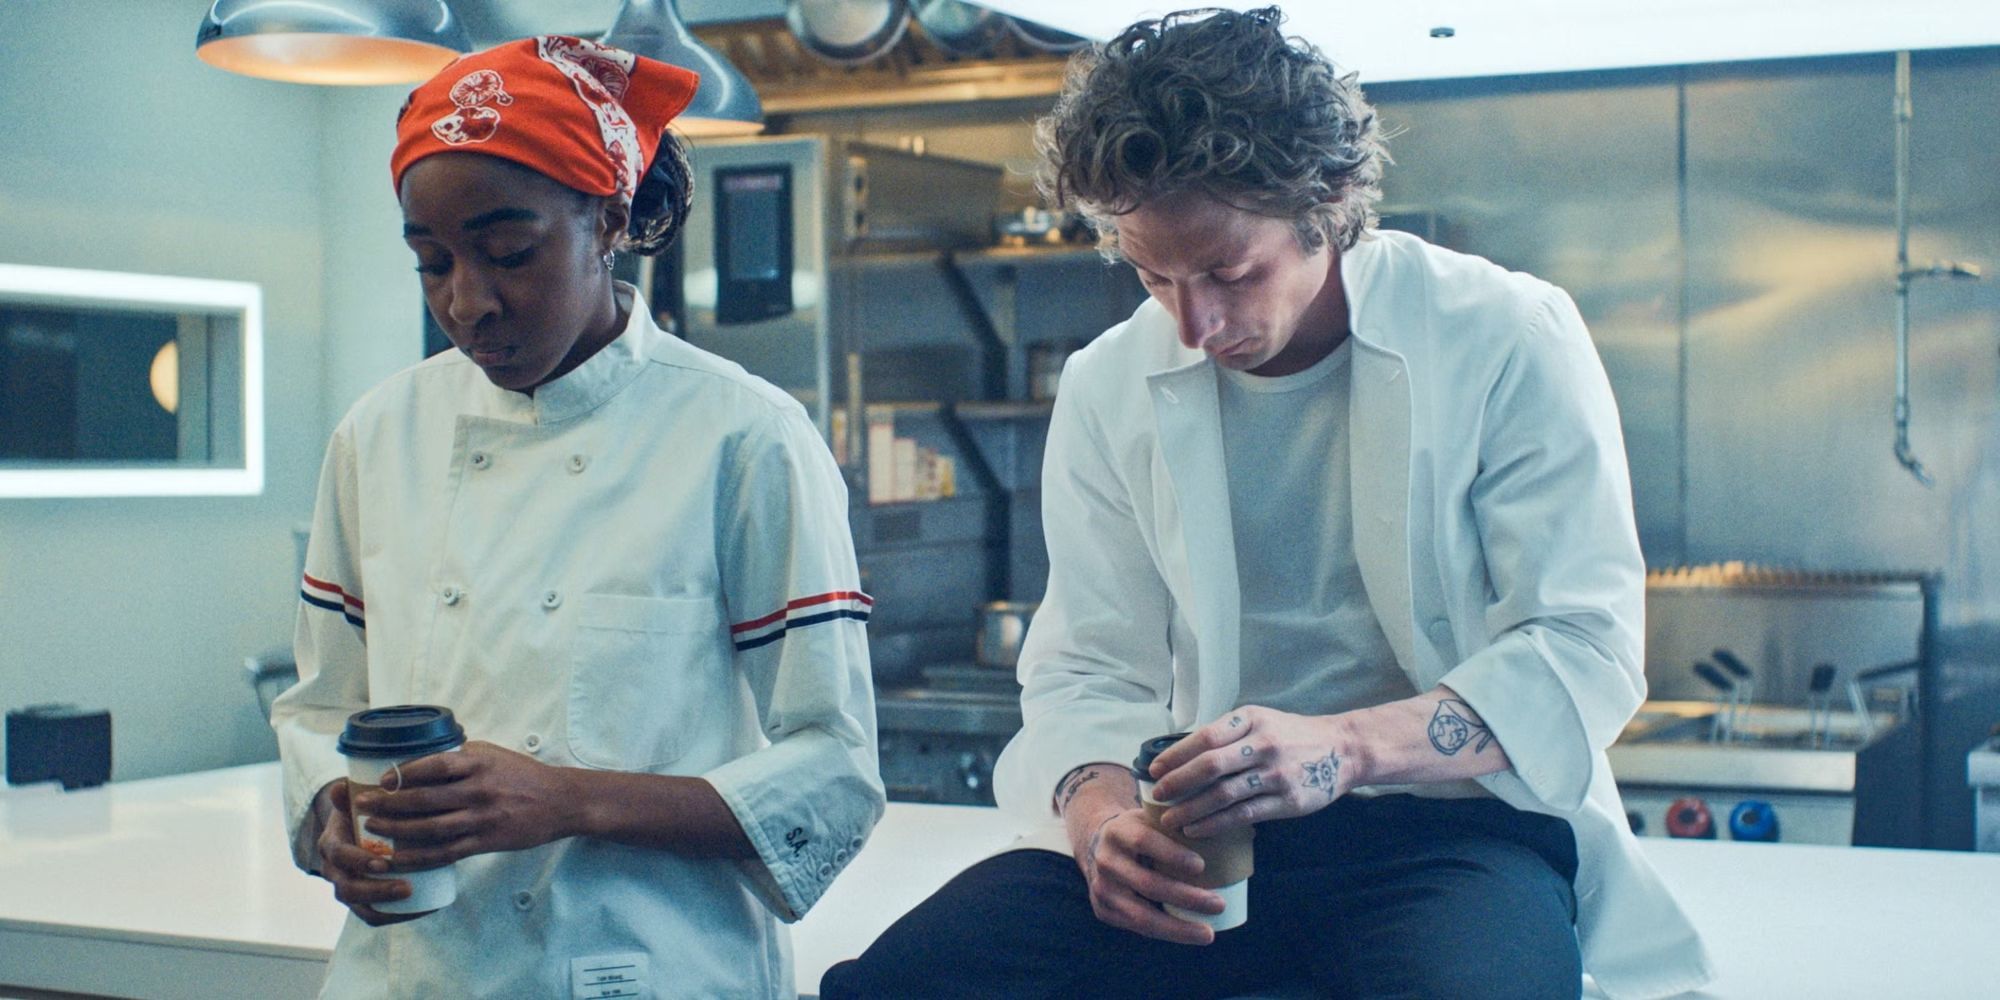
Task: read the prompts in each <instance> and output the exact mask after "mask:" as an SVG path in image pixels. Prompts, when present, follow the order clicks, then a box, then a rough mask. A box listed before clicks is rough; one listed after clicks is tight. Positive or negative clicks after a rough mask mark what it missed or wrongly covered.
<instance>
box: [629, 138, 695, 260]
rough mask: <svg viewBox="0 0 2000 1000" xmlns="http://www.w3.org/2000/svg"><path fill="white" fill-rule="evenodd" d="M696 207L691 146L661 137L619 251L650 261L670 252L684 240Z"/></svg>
mask: <svg viewBox="0 0 2000 1000" xmlns="http://www.w3.org/2000/svg"><path fill="white" fill-rule="evenodd" d="M693 207H694V168H693V166H692V165H691V164H689V163H688V151H687V145H686V144H685V143H683V142H681V139H680V136H677V135H675V134H673V133H671V132H669V133H667V134H665V135H662V136H660V148H659V150H658V151H657V152H655V153H654V154H653V163H652V166H651V167H650V168H648V169H647V171H646V176H645V177H642V178H640V180H639V190H638V191H636V192H634V193H633V195H632V222H631V225H630V227H629V228H628V229H627V231H626V234H625V239H623V240H622V241H620V245H619V247H618V249H620V250H625V251H630V252H632V253H636V254H641V255H644V256H648V257H652V256H657V255H659V254H661V253H664V252H666V249H667V248H668V247H670V246H673V244H674V241H675V240H677V239H679V238H680V235H681V227H682V226H683V225H684V224H686V222H687V217H688V212H689V211H690V210H692V209H693Z"/></svg>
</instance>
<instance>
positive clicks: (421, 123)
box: [389, 35, 700, 199]
mask: <svg viewBox="0 0 2000 1000" xmlns="http://www.w3.org/2000/svg"><path fill="white" fill-rule="evenodd" d="M699 83H700V78H699V77H697V76H696V75H695V74H693V73H691V72H689V71H687V70H684V69H681V68H680V67H678V66H669V65H667V64H666V63H663V62H659V61H657V60H653V59H647V58H645V57H644V56H635V55H633V54H632V53H630V52H626V51H624V50H622V49H614V48H611V47H609V46H605V45H599V44H597V43H596V42H587V41H584V40H583V39H580V38H570V37H568V36H566V35H542V36H540V37H537V38H523V39H521V40H519V41H515V42H508V43H506V44H505V45H497V46H494V47H493V48H490V49H487V50H486V51H484V52H475V53H473V54H471V55H468V56H463V57H461V58H459V59H458V60H456V61H455V62H453V63H452V64H451V65H449V66H446V67H445V68H444V69H442V70H440V71H439V72H438V75H437V76H434V77H432V78H431V80H430V82H428V83H425V84H424V85H422V86H420V87H418V88H417V89H415V90H413V91H411V92H410V99H409V100H408V101H406V102H404V104H403V112H402V116H401V117H400V118H398V119H397V122H396V152H395V153H394V154H393V155H392V156H390V158H389V174H390V177H391V179H392V180H393V181H394V182H395V185H396V189H397V191H398V192H400V191H401V190H402V186H403V172H404V171H406V170H409V169H410V164H412V163H415V162H417V161H418V160H421V159H423V158H424V157H426V156H429V155H431V154H432V153H445V152H451V151H464V152H476V153H485V154H487V155H489V156H498V157H500V158H502V159H507V160H512V161H514V162H515V163H519V164H521V165H523V166H526V167H530V168H532V169H534V170H538V171H540V172H542V173H543V174H546V175H548V176H549V177H552V178H554V179H555V180H557V181H559V182H561V183H563V184H567V185H569V186H570V187H573V188H575V189H577V190H578V191H582V192H584V193H585V194H594V195H617V196H618V197H621V198H625V199H630V198H631V197H632V193H633V192H634V191H637V190H638V188H639V178H640V177H641V176H643V175H644V174H645V172H646V167H647V165H648V164H650V163H652V161H653V151H654V150H655V149H658V148H659V145H660V135H661V133H663V132H665V131H666V128H667V123H668V122H670V121H672V120H673V118H674V116H675V115H678V114H680V113H681V110H682V109H684V108H686V107H687V105H688V102H689V101H691V100H693V99H694V92H695V87H696V86H697V85H699Z"/></svg>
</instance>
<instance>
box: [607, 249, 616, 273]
mask: <svg viewBox="0 0 2000 1000" xmlns="http://www.w3.org/2000/svg"><path fill="white" fill-rule="evenodd" d="M617 256H618V252H617V251H615V250H606V251H604V269H605V270H607V271H609V270H611V262H612V260H613V259H614V258H616V257H617Z"/></svg>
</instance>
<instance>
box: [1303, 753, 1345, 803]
mask: <svg viewBox="0 0 2000 1000" xmlns="http://www.w3.org/2000/svg"><path fill="white" fill-rule="evenodd" d="M1304 767H1305V772H1306V787H1307V788H1317V789H1319V790H1320V791H1323V792H1325V793H1326V800H1327V801H1328V802H1332V801H1333V799H1334V797H1335V796H1337V795H1339V794H1340V787H1339V786H1340V755H1339V754H1334V753H1329V754H1327V755H1326V756H1324V757H1321V758H1320V759H1318V760H1313V761H1307V762H1306V763H1305V765H1304Z"/></svg>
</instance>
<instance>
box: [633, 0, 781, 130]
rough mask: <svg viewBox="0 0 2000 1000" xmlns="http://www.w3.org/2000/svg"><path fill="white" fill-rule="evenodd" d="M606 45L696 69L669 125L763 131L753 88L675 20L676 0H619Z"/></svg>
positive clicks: (761, 108)
mask: <svg viewBox="0 0 2000 1000" xmlns="http://www.w3.org/2000/svg"><path fill="white" fill-rule="evenodd" d="M599 41H601V42H603V43H604V44H606V45H610V46H612V47H614V48H620V49H624V50H625V51H627V52H631V53H635V54H637V55H642V56H646V57H647V58H650V59H658V60H659V61H661V62H663V63H668V64H670V65H674V66H679V67H681V68H682V69H691V70H693V71H695V72H696V73H699V74H701V87H700V88H699V89H697V90H696V91H695V94H694V101H693V102H692V103H690V104H689V105H688V107H687V110H686V111H683V112H681V114H680V117H678V118H675V119H674V124H675V126H677V127H678V128H679V129H680V130H681V131H682V132H684V133H686V134H687V135H690V136H696V137H701V136H720V135H749V134H751V133H753V132H762V131H763V130H764V105H763V102H761V101H759V100H757V92H756V91H755V90H752V89H750V81H749V80H748V79H747V78H745V77H744V75H743V73H742V72H741V71H739V70H738V69H737V68H736V67H735V66H734V65H732V64H731V63H730V61H729V60H728V59H726V58H724V57H723V55H722V53H720V52H717V51H715V50H714V49H711V48H709V47H708V46H707V45H704V44H702V42H701V40H700V39H698V38H696V37H694V34H693V33H692V32H690V31H688V28H687V22H685V21H683V20H681V12H680V5H679V3H678V2H677V0H625V3H624V5H623V6H622V7H620V8H619V9H618V19H617V20H616V21H613V22H612V24H611V31H610V33H608V34H606V35H605V36H604V37H603V38H601V39H599Z"/></svg>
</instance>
